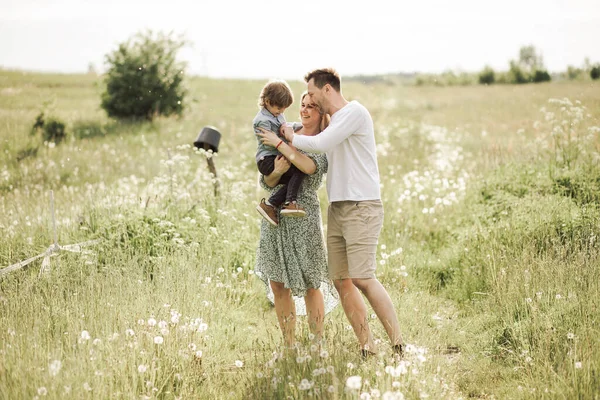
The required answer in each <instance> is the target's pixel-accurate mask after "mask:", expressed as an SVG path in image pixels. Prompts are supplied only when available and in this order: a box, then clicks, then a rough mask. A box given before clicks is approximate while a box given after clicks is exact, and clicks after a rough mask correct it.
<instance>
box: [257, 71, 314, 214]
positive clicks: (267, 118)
mask: <svg viewBox="0 0 600 400" xmlns="http://www.w3.org/2000/svg"><path fill="white" fill-rule="evenodd" d="M293 102H294V96H293V95H292V90H291V89H290V87H289V86H288V84H287V83H286V82H285V81H282V80H271V81H269V82H268V83H267V84H266V85H265V86H264V87H263V89H262V91H261V92H260V97H259V101H258V105H259V107H260V111H259V112H258V114H256V117H254V120H253V121H252V125H253V128H254V132H255V133H260V130H259V129H258V128H259V127H260V128H264V129H268V130H270V131H273V132H275V133H277V134H279V132H280V128H281V126H282V125H284V124H285V123H286V122H285V117H284V116H283V112H284V111H285V109H286V108H288V107H289V106H291V105H292V103H293ZM256 138H257V139H258V148H257V150H256V164H257V166H258V170H259V171H260V173H261V174H263V175H270V174H271V173H272V172H273V170H274V168H275V158H276V157H277V156H278V155H279V152H278V151H277V148H275V147H272V146H267V145H265V144H264V143H262V141H261V140H260V137H259V136H256ZM282 140H283V141H285V138H283V137H282ZM304 176H305V174H304V173H303V172H301V171H300V170H299V169H298V168H296V167H295V166H294V165H293V164H292V166H291V167H290V169H288V170H287V172H286V173H285V174H283V175H282V176H281V179H280V180H279V184H283V185H284V186H282V187H281V188H279V189H278V190H277V191H276V192H275V193H273V194H272V195H271V197H269V200H267V201H265V199H262V200H261V202H260V204H259V205H258V206H257V207H256V210H257V211H258V212H259V213H260V214H261V215H262V216H263V217H264V218H265V219H266V220H267V221H269V223H271V224H272V225H275V226H277V225H279V217H278V216H277V209H278V208H279V207H280V206H281V205H282V204H283V206H282V207H281V215H286V216H291V217H303V216H304V215H305V214H306V212H305V211H304V208H302V207H301V206H300V205H299V204H298V203H297V201H296V200H297V197H298V189H299V188H300V184H301V183H302V180H303V179H304Z"/></svg>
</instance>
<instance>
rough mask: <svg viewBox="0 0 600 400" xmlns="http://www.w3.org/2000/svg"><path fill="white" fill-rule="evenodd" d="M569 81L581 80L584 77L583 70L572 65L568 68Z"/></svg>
mask: <svg viewBox="0 0 600 400" xmlns="http://www.w3.org/2000/svg"><path fill="white" fill-rule="evenodd" d="M566 76H567V79H568V80H570V81H574V80H577V79H581V77H582V76H583V70H582V69H581V68H577V67H574V66H572V65H569V66H567V73H566Z"/></svg>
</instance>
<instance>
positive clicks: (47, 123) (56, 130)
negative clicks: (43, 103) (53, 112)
mask: <svg viewBox="0 0 600 400" xmlns="http://www.w3.org/2000/svg"><path fill="white" fill-rule="evenodd" d="M65 126H66V125H65V123H64V122H62V121H61V120H60V119H58V118H56V117H49V118H46V116H45V115H44V113H43V112H41V113H40V114H39V115H38V116H37V117H36V118H35V123H34V124H33V127H32V129H31V132H32V134H35V133H37V132H39V131H41V132H42V140H43V141H44V142H54V143H55V144H60V142H62V141H63V140H64V139H65V138H66V137H67V131H66V129H65Z"/></svg>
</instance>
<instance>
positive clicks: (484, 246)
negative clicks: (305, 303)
mask: <svg viewBox="0 0 600 400" xmlns="http://www.w3.org/2000/svg"><path fill="white" fill-rule="evenodd" d="M187 84H188V85H189V89H190V102H189V109H188V110H187V112H186V113H185V115H184V116H183V117H182V118H179V119H175V118H173V119H159V120H156V121H154V122H153V123H135V124H134V123H129V124H123V123H122V124H119V123H117V122H115V121H112V120H109V119H107V118H106V116H105V114H104V113H103V112H102V111H101V110H100V109H99V103H100V93H101V91H102V82H101V81H100V80H99V79H98V78H97V77H95V76H91V75H48V74H32V73H22V72H18V71H0V159H1V163H0V232H1V233H0V238H1V241H0V267H5V266H8V265H10V264H13V263H16V262H18V261H21V260H24V259H26V258H28V257H31V256H34V255H36V254H40V253H43V252H44V251H46V249H47V248H48V247H49V246H50V245H51V244H52V243H53V233H52V216H51V213H50V197H49V192H50V190H53V192H54V197H55V208H56V222H57V230H58V242H59V243H60V244H63V245H64V244H71V243H77V242H83V241H86V240H92V239H98V240H99V242H98V243H97V244H95V245H93V246H90V247H88V249H89V250H91V251H92V252H91V253H69V252H64V251H63V252H60V253H58V254H57V255H55V256H53V257H52V258H51V269H50V272H48V273H46V274H40V265H41V262H40V261H37V262H34V263H33V264H31V265H30V266H28V267H26V268H24V269H22V270H19V271H16V272H12V273H10V274H7V275H6V276H4V277H2V278H0V398H2V399H5V398H6V399H15V398H36V397H37V398H55V399H59V398H60V399H62V398H98V399H104V398H122V399H131V398H161V399H172V398H181V399H212V398H227V399H229V398H233V399H236V398H237V399H246V398H308V397H313V398H331V399H353V398H361V399H362V398H384V399H401V398H406V399H412V398H427V397H429V398H452V399H454V398H469V397H472V398H484V399H491V398H497V399H504V398H510V399H529V398H548V399H551V398H552V399H553V398H558V399H563V398H581V399H598V398H600V321H599V319H600V313H599V312H598V310H599V309H600V304H599V303H600V244H599V243H598V238H599V236H600V222H599V221H600V206H599V205H600V96H599V95H598V93H600V86H599V84H598V83H554V84H540V85H523V86H509V85H503V86H495V87H482V86H477V87H452V88H436V87H408V86H388V85H383V84H374V85H362V84H360V83H355V82H352V83H349V84H348V85H345V87H344V93H345V95H346V97H347V98H349V99H356V100H359V101H361V102H362V103H363V104H364V105H365V106H366V107H367V108H368V109H369V110H370V111H371V114H372V116H373V119H374V122H375V128H376V135H377V143H378V156H379V167H380V172H381V178H382V196H383V201H384V207H385V212H386V217H385V224H384V228H383V231H382V234H381V237H380V242H379V253H378V261H379V264H380V265H379V267H378V278H379V279H380V280H381V281H382V282H383V284H384V285H385V286H386V287H387V288H388V289H389V291H390V294H391V296H392V298H393V301H394V303H395V305H396V307H397V310H398V313H399V318H400V322H401V325H402V328H403V334H404V337H405V341H406V342H407V343H408V344H409V346H408V352H407V356H406V358H405V360H403V361H402V362H400V363H397V362H395V361H394V360H393V359H391V358H390V356H391V350H390V346H389V344H388V343H387V340H386V339H385V332H384V330H383V328H382V327H381V325H380V324H379V323H378V321H377V320H375V319H374V320H373V321H372V327H373V328H374V331H375V334H376V337H378V338H379V340H380V341H381V345H380V351H381V353H380V354H379V356H378V357H376V358H374V359H370V360H367V361H361V360H360V358H359V357H358V354H357V345H356V342H355V338H354V335H353V333H352V331H351V330H349V325H348V323H347V322H346V319H345V317H344V315H343V311H342V310H341V308H340V307H337V308H336V309H335V310H334V311H333V312H332V313H331V314H329V315H328V317H327V319H326V345H325V347H324V348H322V349H318V348H314V347H312V346H311V345H310V341H309V338H308V332H307V327H306V323H305V321H301V323H300V324H299V332H298V335H299V337H300V338H301V340H302V343H303V345H302V346H301V348H300V350H299V354H298V357H296V358H293V357H289V358H284V359H281V358H279V357H277V353H278V351H279V350H280V345H281V338H280V337H281V335H280V332H279V330H278V326H277V321H276V316H275V313H274V310H273V308H272V307H271V306H270V304H269V303H268V301H267V300H266V298H265V293H264V286H262V283H261V282H260V280H259V279H257V278H256V277H255V276H254V275H253V268H254V259H255V248H256V244H257V240H258V232H259V223H260V220H259V216H258V214H257V213H256V212H255V211H254V210H253V208H254V207H255V204H256V201H257V200H258V199H260V198H261V197H263V196H264V195H265V194H264V193H263V192H262V189H260V188H259V187H258V186H257V172H256V167H255V165H254V162H253V159H254V151H255V145H256V141H255V138H254V137H253V135H252V134H251V133H249V126H250V121H251V119H252V118H253V116H254V114H255V112H256V109H257V108H256V100H257V96H258V93H259V91H260V89H261V87H262V85H263V84H264V82H262V81H236V80H210V79H204V78H198V77H195V78H190V79H189V80H188V83H187ZM291 85H292V88H293V90H294V93H295V94H296V97H299V95H300V93H301V91H302V90H303V89H304V84H303V83H302V82H291ZM551 99H553V100H551ZM42 109H46V110H48V113H49V114H52V115H55V116H56V117H58V118H60V119H63V120H64V121H66V122H67V130H68V132H69V138H68V139H67V140H66V141H65V142H63V143H61V144H60V145H57V146H54V145H53V144H51V143H42V142H41V140H40V138H39V136H31V135H30V134H29V132H30V130H31V126H32V125H33V123H34V121H35V117H36V116H37V115H38V114H39V112H40V111H41V110H42ZM297 112H298V103H297V102H296V103H295V104H294V105H292V107H291V108H290V109H289V110H288V112H286V116H287V118H288V120H294V119H296V116H297ZM205 125H213V126H215V127H216V128H217V129H218V130H219V131H220V132H221V133H222V135H223V136H222V139H221V146H220V151H219V153H218V154H217V155H215V156H214V158H215V164H216V167H217V171H218V175H219V176H218V179H219V182H220V191H221V195H220V196H219V197H218V198H215V197H214V195H213V181H212V180H211V176H210V175H209V173H208V169H207V165H206V156H207V155H206V154H205V153H204V152H198V151H195V150H194V149H193V147H192V146H191V145H190V144H191V143H192V142H193V141H194V139H195V138H196V136H197V134H198V132H199V131H200V129H201V128H202V127H203V126H205ZM320 196H321V200H322V208H323V210H325V209H326V203H327V197H326V193H325V190H324V188H322V189H321V191H320ZM324 227H325V229H326V220H325V221H324ZM349 378H350V379H349Z"/></svg>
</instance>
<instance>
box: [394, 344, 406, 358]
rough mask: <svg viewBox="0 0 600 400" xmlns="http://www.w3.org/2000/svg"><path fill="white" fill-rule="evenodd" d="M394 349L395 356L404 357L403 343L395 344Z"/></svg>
mask: <svg viewBox="0 0 600 400" xmlns="http://www.w3.org/2000/svg"><path fill="white" fill-rule="evenodd" d="M392 351H393V352H394V356H395V357H396V358H398V359H402V358H403V357H404V347H403V346H402V345H401V344H395V345H393V346H392Z"/></svg>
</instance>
